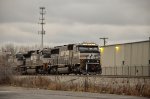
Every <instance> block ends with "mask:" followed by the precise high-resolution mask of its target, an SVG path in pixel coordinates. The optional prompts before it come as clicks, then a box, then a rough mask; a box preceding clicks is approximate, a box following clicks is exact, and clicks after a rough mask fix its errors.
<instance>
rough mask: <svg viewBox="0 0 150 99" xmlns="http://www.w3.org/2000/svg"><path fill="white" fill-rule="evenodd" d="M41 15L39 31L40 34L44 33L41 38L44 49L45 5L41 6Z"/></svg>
mask: <svg viewBox="0 0 150 99" xmlns="http://www.w3.org/2000/svg"><path fill="white" fill-rule="evenodd" d="M40 15H41V18H40V19H39V20H40V23H39V24H41V31H39V34H41V35H42V38H41V48H42V49H43V35H45V30H44V24H45V22H44V20H45V18H44V15H45V7H40Z"/></svg>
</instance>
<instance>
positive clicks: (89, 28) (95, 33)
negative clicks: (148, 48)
mask: <svg viewBox="0 0 150 99" xmlns="http://www.w3.org/2000/svg"><path fill="white" fill-rule="evenodd" d="M40 6H45V7H46V16H45V18H46V25H45V30H46V35H45V36H44V41H45V43H46V44H50V45H59V44H66V43H76V42H82V41H93V42H96V43H99V42H100V40H99V37H103V36H105V37H109V43H118V42H127V41H137V40H145V39H147V38H148V36H150V33H149V32H150V13H149V9H150V0H30V1H27V0H12V1H10V0H1V1H0V44H1V43H5V42H14V43H20V44H31V43H34V44H38V43H40V39H41V38H40V36H39V35H38V31H39V30H40V26H39V25H38V24H37V23H38V19H39V18H40V15H39V7H40ZM115 41H117V42H115ZM101 44H102V43H101Z"/></svg>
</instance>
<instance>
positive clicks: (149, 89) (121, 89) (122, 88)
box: [11, 76, 150, 97]
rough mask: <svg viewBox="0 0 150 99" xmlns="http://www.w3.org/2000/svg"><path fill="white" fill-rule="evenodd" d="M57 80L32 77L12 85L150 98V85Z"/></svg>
mask: <svg viewBox="0 0 150 99" xmlns="http://www.w3.org/2000/svg"><path fill="white" fill-rule="evenodd" d="M56 78H57V79H56V80H51V79H48V78H46V77H44V76H34V77H33V76H32V77H30V76H29V77H23V78H15V79H14V80H12V82H11V83H12V85H15V86H22V87H34V88H42V89H49V90H63V91H84V92H94V93H95V92H96V93H110V94H121V95H135V96H146V97H150V84H149V83H146V82H145V83H144V84H140V83H138V84H136V85H134V86H131V85H130V83H129V82H122V84H118V82H117V81H116V82H113V83H112V84H104V83H101V84H95V83H93V82H92V81H89V80H87V79H86V78H85V79H83V81H81V82H82V83H74V82H73V81H70V82H61V80H60V78H58V77H57V76H56Z"/></svg>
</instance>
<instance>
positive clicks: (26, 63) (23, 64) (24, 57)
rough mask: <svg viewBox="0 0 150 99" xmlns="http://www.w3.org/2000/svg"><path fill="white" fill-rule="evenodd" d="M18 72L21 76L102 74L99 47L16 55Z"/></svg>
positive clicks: (89, 45)
mask: <svg viewBox="0 0 150 99" xmlns="http://www.w3.org/2000/svg"><path fill="white" fill-rule="evenodd" d="M14 63H16V64H15V66H16V70H17V71H19V72H21V74H27V73H29V72H33V73H41V74H45V73H46V74H70V73H73V74H101V71H102V70H101V64H100V52H99V46H98V45H97V44H95V43H80V44H68V45H63V46H57V47H54V48H51V49H43V50H42V51H40V50H35V51H29V52H28V53H18V54H16V57H15V61H14Z"/></svg>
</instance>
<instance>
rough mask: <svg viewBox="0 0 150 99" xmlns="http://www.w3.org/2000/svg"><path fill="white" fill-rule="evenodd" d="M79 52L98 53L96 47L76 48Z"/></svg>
mask: <svg viewBox="0 0 150 99" xmlns="http://www.w3.org/2000/svg"><path fill="white" fill-rule="evenodd" d="M78 49H79V51H80V52H99V48H98V46H78Z"/></svg>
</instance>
